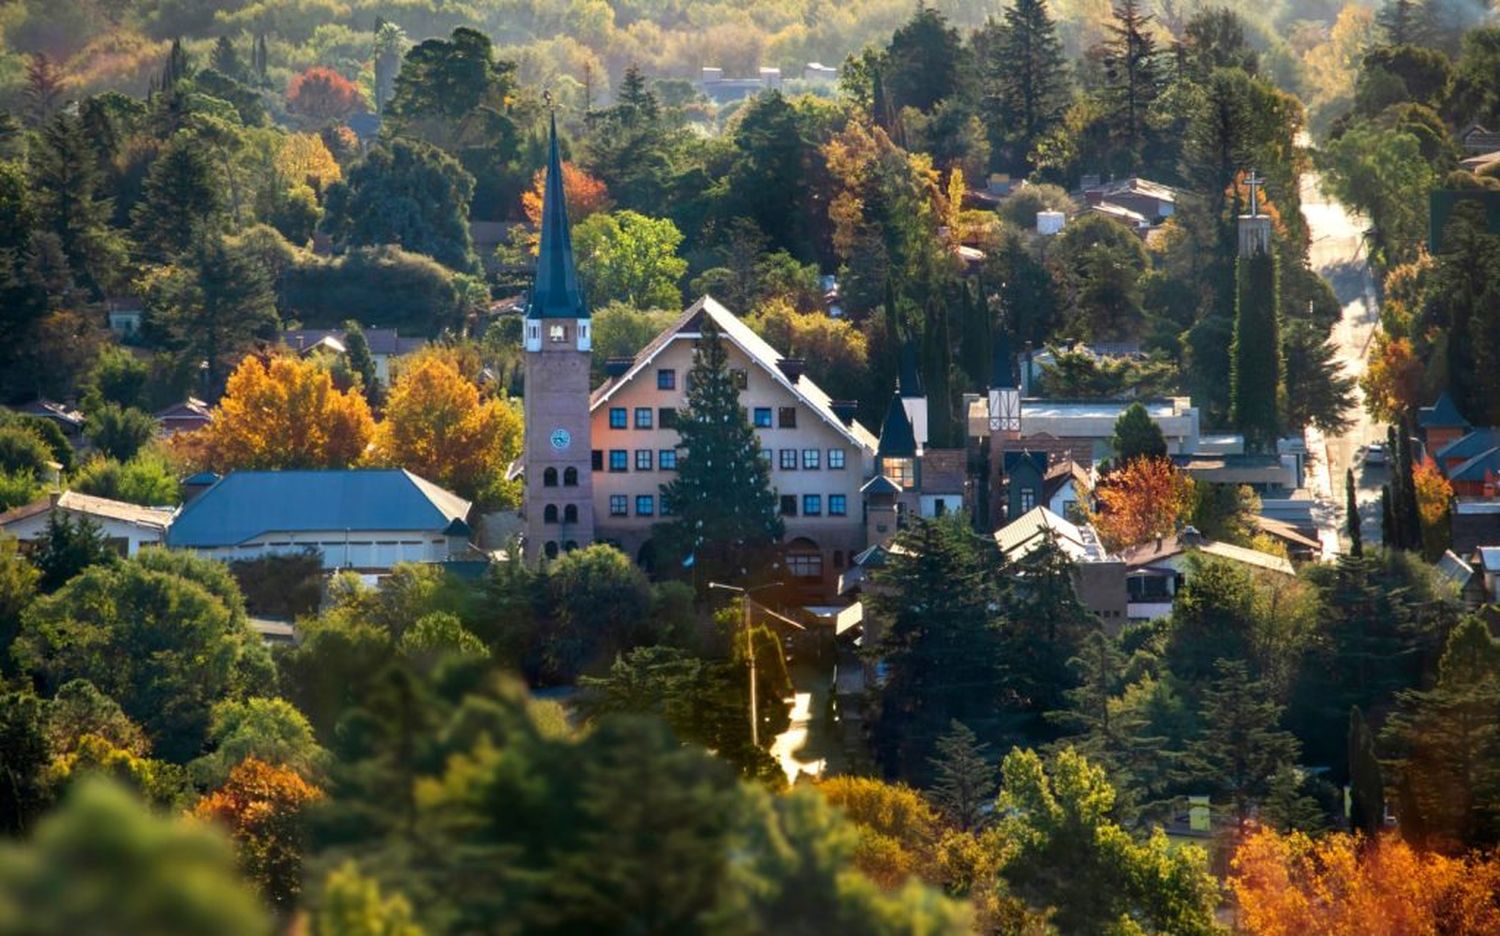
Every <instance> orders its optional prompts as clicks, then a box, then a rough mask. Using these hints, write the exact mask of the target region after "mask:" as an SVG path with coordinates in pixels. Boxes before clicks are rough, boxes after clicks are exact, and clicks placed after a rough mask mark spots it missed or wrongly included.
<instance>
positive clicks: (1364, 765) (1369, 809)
mask: <svg viewBox="0 0 1500 936" xmlns="http://www.w3.org/2000/svg"><path fill="white" fill-rule="evenodd" d="M1349 792H1350V805H1349V825H1350V826H1351V827H1353V828H1354V830H1355V831H1357V832H1363V833H1364V834H1365V835H1366V836H1368V837H1370V838H1374V837H1375V836H1376V835H1377V834H1379V832H1380V830H1381V828H1382V827H1383V826H1384V825H1385V782H1384V781H1383V780H1382V779H1381V776H1380V761H1379V760H1377V759H1376V757H1375V737H1374V735H1372V734H1370V726H1369V725H1367V724H1366V723H1365V716H1364V713H1363V712H1361V711H1360V710H1359V706H1357V705H1356V706H1354V708H1352V709H1350V710H1349Z"/></svg>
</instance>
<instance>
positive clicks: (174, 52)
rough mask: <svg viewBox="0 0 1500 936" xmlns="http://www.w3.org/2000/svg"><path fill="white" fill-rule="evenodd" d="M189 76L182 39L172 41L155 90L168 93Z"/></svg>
mask: <svg viewBox="0 0 1500 936" xmlns="http://www.w3.org/2000/svg"><path fill="white" fill-rule="evenodd" d="M191 74H192V65H191V64H190V63H189V62H188V57H187V52H186V50H184V49H183V48H182V39H181V38H177V39H173V40H172V47H171V48H170V49H169V50H168V51H167V61H166V63H165V64H164V65H162V69H161V77H160V78H159V79H157V83H156V87H157V90H159V91H161V92H162V93H163V94H166V93H169V92H171V91H173V90H175V89H176V87H177V85H178V83H179V82H182V81H186V80H187V79H188V78H189V77H190V76H191Z"/></svg>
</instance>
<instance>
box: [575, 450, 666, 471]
mask: <svg viewBox="0 0 1500 936" xmlns="http://www.w3.org/2000/svg"><path fill="white" fill-rule="evenodd" d="M592 456H593V463H594V470H595V471H603V470H604V450H603V449H594V451H593V453H592ZM655 458H656V467H658V468H660V469H661V470H662V471H676V470H677V450H676V449H661V450H659V451H658V452H656V456H655ZM651 460H652V454H651V450H650V449H636V450H635V470H636V471H650V470H651ZM609 470H610V471H612V472H621V471H629V470H630V452H629V451H627V450H626V449H610V450H609Z"/></svg>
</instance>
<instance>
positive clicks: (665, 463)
mask: <svg viewBox="0 0 1500 936" xmlns="http://www.w3.org/2000/svg"><path fill="white" fill-rule="evenodd" d="M656 467H658V468H660V469H661V470H662V471H676V470H677V450H676V449H662V450H661V451H659V452H657V453H656Z"/></svg>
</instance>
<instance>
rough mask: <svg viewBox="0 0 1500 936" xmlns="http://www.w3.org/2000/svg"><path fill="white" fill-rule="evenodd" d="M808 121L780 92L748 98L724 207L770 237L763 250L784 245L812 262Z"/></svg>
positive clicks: (737, 131) (736, 136)
mask: <svg viewBox="0 0 1500 936" xmlns="http://www.w3.org/2000/svg"><path fill="white" fill-rule="evenodd" d="M805 122H806V121H805V120H804V118H803V117H802V115H801V114H799V113H798V111H797V109H796V107H794V106H793V105H792V103H791V102H789V101H788V100H787V99H786V98H785V97H783V96H782V94H781V92H780V91H772V92H771V93H769V94H762V95H759V96H757V97H754V98H752V99H751V100H750V101H749V102H747V104H746V106H745V109H744V111H743V114H742V116H741V117H740V118H739V122H738V123H737V124H736V125H735V129H734V137H733V140H734V147H735V154H736V157H735V160H734V162H733V163H732V164H731V166H730V167H729V171H728V172H727V173H726V175H725V177H724V184H725V193H724V199H725V208H724V210H725V212H726V213H727V214H730V215H731V216H733V217H740V218H747V219H749V220H750V221H752V222H753V223H754V224H755V227H756V228H757V229H758V230H759V231H760V232H761V233H762V234H763V235H764V236H765V238H766V242H767V248H766V251H765V252H770V251H774V250H775V249H777V248H780V249H783V250H786V251H788V252H789V253H791V254H792V255H793V256H795V257H797V258H799V259H802V260H809V259H812V258H813V257H814V256H815V254H814V245H813V243H812V231H811V227H812V224H813V223H814V220H815V219H814V217H813V214H814V208H813V204H812V189H811V185H810V180H809V169H810V168H811V167H812V165H814V164H815V163H814V154H815V151H814V149H813V147H812V145H811V143H810V142H809V140H808V138H807V129H806V128H805V127H804V123H805ZM746 309H748V305H746V306H744V307H742V309H741V311H744V310H746Z"/></svg>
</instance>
